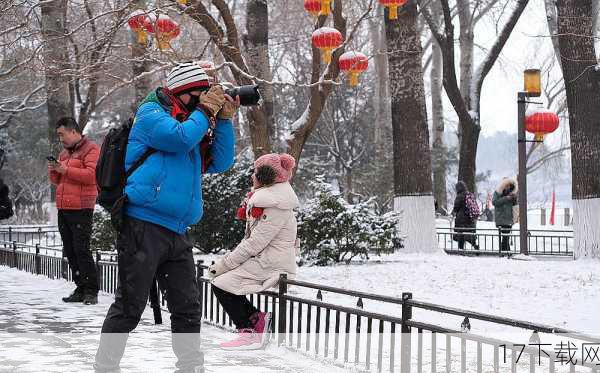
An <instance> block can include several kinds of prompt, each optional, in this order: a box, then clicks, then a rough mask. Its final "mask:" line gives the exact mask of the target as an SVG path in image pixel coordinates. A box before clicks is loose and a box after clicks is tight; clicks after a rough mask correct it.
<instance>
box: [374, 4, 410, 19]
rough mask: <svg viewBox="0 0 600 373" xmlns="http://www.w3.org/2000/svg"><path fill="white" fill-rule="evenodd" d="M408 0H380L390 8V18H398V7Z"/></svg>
mask: <svg viewBox="0 0 600 373" xmlns="http://www.w3.org/2000/svg"><path fill="white" fill-rule="evenodd" d="M406 2H407V0H379V3H380V4H381V5H383V6H384V7H386V8H388V9H389V15H388V16H389V19H398V7H401V6H402V5H404V4H406Z"/></svg>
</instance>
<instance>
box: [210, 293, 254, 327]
mask: <svg viewBox="0 0 600 373" xmlns="http://www.w3.org/2000/svg"><path fill="white" fill-rule="evenodd" d="M212 288H213V292H214V293H215V296H216V297H217V299H218V300H219V303H221V306H223V309H224V310H225V312H227V314H228V315H229V318H230V319H231V321H233V323H234V324H235V327H236V328H237V329H245V328H252V327H253V326H254V324H255V320H253V316H254V314H255V313H257V312H258V310H257V309H256V307H254V305H252V303H250V301H249V300H248V298H246V296H244V295H235V294H232V293H230V292H228V291H225V290H222V289H219V288H218V287H216V286H213V287H212Z"/></svg>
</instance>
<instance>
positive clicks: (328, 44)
mask: <svg viewBox="0 0 600 373" xmlns="http://www.w3.org/2000/svg"><path fill="white" fill-rule="evenodd" d="M342 42H343V37H342V33H340V32H339V31H338V30H336V29H334V28H331V27H321V28H320V29H317V30H315V31H314V32H313V33H312V44H313V45H314V46H315V47H316V48H319V49H320V50H321V51H322V53H323V62H325V63H330V62H331V51H332V50H334V49H335V48H337V47H339V46H340V45H342Z"/></svg>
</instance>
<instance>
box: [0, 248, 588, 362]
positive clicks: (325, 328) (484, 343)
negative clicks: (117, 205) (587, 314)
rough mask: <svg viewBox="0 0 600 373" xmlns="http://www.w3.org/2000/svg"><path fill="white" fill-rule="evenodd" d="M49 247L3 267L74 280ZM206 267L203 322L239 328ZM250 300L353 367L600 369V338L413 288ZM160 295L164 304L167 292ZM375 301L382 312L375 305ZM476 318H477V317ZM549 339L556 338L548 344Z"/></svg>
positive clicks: (299, 292) (290, 336)
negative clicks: (454, 303)
mask: <svg viewBox="0 0 600 373" xmlns="http://www.w3.org/2000/svg"><path fill="white" fill-rule="evenodd" d="M32 249H33V251H31V250H32ZM43 250H50V251H51V250H52V248H43V247H40V246H39V245H36V246H33V247H32V246H30V245H26V244H18V243H16V242H15V243H6V242H5V243H0V265H8V266H11V267H16V268H18V269H21V270H24V271H28V272H31V273H36V274H40V275H44V276H47V277H50V278H60V277H66V278H67V279H69V280H70V273H69V271H68V264H67V263H66V260H63V258H61V257H58V256H51V255H47V254H44V253H42V251H43ZM96 265H97V266H98V274H99V281H100V287H101V290H103V291H106V292H109V293H113V292H114V291H115V290H116V286H117V281H118V280H117V279H118V271H117V264H116V261H115V257H114V255H112V254H108V253H106V254H103V253H97V254H96ZM205 269H206V266H204V265H203V263H202V261H198V263H197V279H198V282H199V284H200V290H201V291H200V304H201V305H202V317H203V320H204V321H205V322H209V323H212V324H214V325H219V326H222V327H226V328H227V327H232V323H231V320H230V319H229V317H228V316H227V314H226V313H225V311H224V310H223V308H222V307H221V306H220V305H219V303H218V301H217V299H216V297H215V295H214V292H213V289H212V285H211V282H210V280H209V279H207V278H205V277H204V271H205ZM313 291H316V295H315V297H314V298H312V297H310V296H308V295H307V293H308V292H313ZM326 296H327V297H329V298H330V299H331V300H330V301H329V302H326V301H324V298H325V297H326ZM250 300H251V301H252V302H253V304H254V305H256V306H257V307H258V308H259V309H261V310H263V311H267V312H271V313H272V315H273V324H272V325H273V336H274V338H275V340H276V341H277V343H278V344H279V345H281V346H284V347H287V348H288V349H291V350H294V351H297V352H303V353H304V354H308V355H310V356H314V357H318V358H322V359H325V360H328V361H331V362H332V363H334V364H337V365H342V366H347V367H352V368H353V370H357V369H358V370H360V371H377V372H382V371H386V372H387V371H389V372H401V373H409V372H418V373H422V372H425V371H427V372H429V371H430V372H440V371H445V372H448V373H449V372H459V371H460V372H478V373H479V372H484V371H485V372H504V371H509V370H510V371H511V372H517V371H519V372H521V371H523V370H522V369H521V368H522V367H525V366H526V367H527V368H528V369H529V371H530V372H535V371H536V369H537V371H547V372H551V373H552V372H558V371H564V369H565V368H566V369H568V370H569V372H576V371H577V372H591V373H598V372H600V365H599V364H598V363H600V357H599V355H600V354H599V353H598V347H599V346H600V338H597V337H593V336H588V335H584V334H582V333H577V332H573V331H570V330H566V329H561V328H556V327H551V326H547V325H542V324H536V323H530V322H526V321H521V320H514V319H509V318H502V317H496V316H493V315H487V314H483V313H478V312H472V311H467V310H461V309H456V308H451V307H445V306H441V305H437V304H432V303H427V302H420V301H417V300H414V299H413V297H412V294H411V293H402V298H395V297H390V296H383V295H376V294H372V293H367V292H358V291H352V290H345V289H339V288H334V287H330V286H323V285H319V284H314V283H310V282H305V281H297V280H292V279H288V278H287V277H286V276H285V275H282V276H281V277H280V281H279V288H278V291H277V292H274V291H265V292H261V293H259V294H255V295H251V296H250ZM160 302H161V303H162V304H163V305H164V300H163V299H162V297H161V299H160ZM340 303H342V304H340ZM367 303H368V305H369V306H373V308H374V310H367V309H366V307H365V305H367ZM432 312H434V313H441V314H442V315H444V317H443V321H444V322H446V323H447V322H450V323H452V322H453V319H455V320H456V321H455V323H456V325H457V326H458V325H459V323H460V328H458V327H457V328H451V327H445V326H440V325H436V324H433V323H426V322H423V321H420V319H421V318H422V317H423V316H426V315H425V314H427V313H429V314H431V313H432ZM417 316H418V317H417ZM472 320H477V324H476V325H475V322H473V321H472ZM461 321H462V322H461ZM472 325H474V326H476V327H477V328H478V330H479V328H481V329H482V330H486V326H489V325H491V326H493V328H495V330H496V331H494V332H492V334H493V333H495V332H497V331H506V330H514V331H518V332H519V333H520V334H521V336H520V337H523V336H524V337H523V338H527V337H529V338H528V341H525V343H524V341H523V340H517V341H516V342H515V341H509V340H506V338H494V337H490V336H483V335H481V333H474V332H471V329H472ZM488 334H490V332H488ZM517 339H519V337H517ZM542 340H544V342H546V343H542V342H541V341H542ZM558 340H560V346H561V349H562V348H564V349H565V350H566V347H563V346H566V344H565V343H568V344H569V346H571V345H576V344H577V343H579V345H576V346H578V350H580V348H579V346H581V350H583V346H584V345H585V344H587V345H588V346H596V350H592V352H591V353H589V354H588V356H591V357H592V358H594V356H595V357H596V358H597V360H595V361H585V360H586V359H585V358H584V357H583V355H582V356H581V359H580V360H579V361H578V362H577V364H576V365H575V364H563V363H564V361H560V362H559V361H555V360H557V359H558V353H557V352H556V350H557V349H556V348H554V349H549V348H546V347H543V346H553V345H556V346H558V343H556V342H557V341H558ZM527 342H529V343H528V344H526V343H527ZM551 342H553V343H554V344H553V343H551ZM582 343H583V344H582ZM532 346H535V347H532ZM569 351H571V349H570V348H569ZM594 351H596V354H594ZM563 353H564V352H563ZM555 356H556V357H557V358H556V359H555ZM518 368H519V370H517V369H518ZM559 368H560V369H559ZM561 369H562V370H561Z"/></svg>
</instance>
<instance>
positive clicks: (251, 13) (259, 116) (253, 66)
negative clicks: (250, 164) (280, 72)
mask: <svg viewBox="0 0 600 373" xmlns="http://www.w3.org/2000/svg"><path fill="white" fill-rule="evenodd" d="M246 32H247V33H246V34H245V35H244V37H243V41H244V47H245V59H246V63H247V64H248V68H249V70H250V74H252V75H254V76H256V77H258V78H260V79H263V80H267V81H271V80H272V73H271V64H270V62H269V9H268V6H267V2H266V1H265V0H250V1H248V4H247V6H246ZM259 87H260V92H261V96H262V104H261V106H259V107H253V108H251V109H250V110H249V113H248V114H249V119H250V127H251V131H250V134H251V138H252V148H253V149H254V156H255V157H256V158H258V157H260V156H261V155H263V154H266V153H270V152H271V149H272V146H273V144H276V139H277V133H276V131H275V127H274V125H273V87H272V86H271V85H268V84H262V83H261V84H259Z"/></svg>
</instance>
